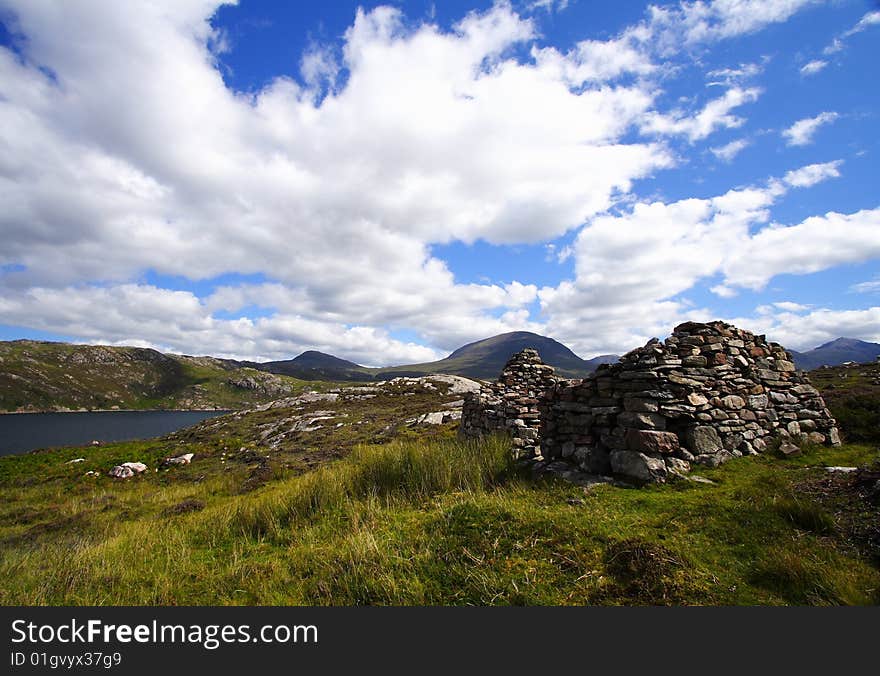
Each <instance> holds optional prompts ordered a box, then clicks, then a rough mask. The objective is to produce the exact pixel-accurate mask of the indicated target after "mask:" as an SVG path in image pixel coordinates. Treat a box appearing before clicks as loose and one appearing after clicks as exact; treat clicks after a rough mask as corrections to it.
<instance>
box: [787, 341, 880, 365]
mask: <svg viewBox="0 0 880 676" xmlns="http://www.w3.org/2000/svg"><path fill="white" fill-rule="evenodd" d="M791 355H792V357H793V358H794V363H795V365H797V367H798V368H799V369H804V370H805V371H809V370H811V369H815V368H819V367H820V366H838V365H840V364H843V363H844V362H847V361H854V362H872V361H874V360H876V359H877V357H878V356H880V343H866V342H865V341H863V340H855V339H854V338H838V339H837V340H832V341H831V342H830V343H825V344H824V345H820V346H819V347H817V348H814V349H812V350H809V351H807V352H794V351H792V352H791Z"/></svg>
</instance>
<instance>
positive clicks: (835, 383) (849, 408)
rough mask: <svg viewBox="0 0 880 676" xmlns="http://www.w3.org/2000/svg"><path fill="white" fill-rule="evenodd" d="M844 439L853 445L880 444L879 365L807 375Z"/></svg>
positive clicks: (832, 369) (827, 370) (837, 367)
mask: <svg viewBox="0 0 880 676" xmlns="http://www.w3.org/2000/svg"><path fill="white" fill-rule="evenodd" d="M810 381H811V382H812V383H813V385H815V386H816V388H817V389H819V391H821V393H822V397H823V399H824V400H825V403H826V405H827V406H828V408H829V409H830V410H831V412H832V413H833V414H834V417H835V418H836V419H837V422H838V424H839V425H840V427H841V429H842V430H844V436H845V437H846V439H847V440H848V441H852V442H855V443H875V444H876V443H880V363H877V362H874V363H870V364H856V365H854V366H835V367H833V368H821V369H816V370H814V371H810Z"/></svg>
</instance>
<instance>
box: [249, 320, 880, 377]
mask: <svg viewBox="0 0 880 676" xmlns="http://www.w3.org/2000/svg"><path fill="white" fill-rule="evenodd" d="M526 347H533V348H535V349H537V350H538V352H539V353H540V355H541V359H543V360H544V362H545V363H547V364H550V365H551V366H553V367H554V368H555V369H556V372H557V373H559V374H560V375H562V376H565V377H567V378H583V377H585V376H587V375H589V374H590V373H592V372H593V371H595V370H596V368H597V367H598V366H599V364H607V363H613V362H615V361H617V359H618V355H615V354H607V355H601V356H598V357H595V358H593V359H581V358H580V357H578V356H577V355H576V354H575V353H574V352H572V351H571V350H570V349H569V348H567V347H566V346H565V345H563V344H562V343H560V342H558V341H556V340H553V339H552V338H548V337H546V336H541V335H539V334H537V333H530V332H528V331H513V332H511V333H502V334H500V335H497V336H492V337H491V338H486V339H484V340H478V341H476V342H474V343H468V344H467V345H463V346H462V347H460V348H458V349H457V350H455V351H454V352H452V354H450V355H449V356H448V357H446V358H445V359H440V360H438V361H434V362H427V363H424V364H404V365H401V366H390V367H380V368H369V367H366V366H361V365H359V364H355V363H354V362H351V361H347V360H345V359H340V358H339V357H334V356H333V355H329V354H324V353H323V352H317V351H315V350H309V351H308V352H303V353H302V354H301V355H299V356H298V357H295V358H293V359H288V360H284V361H273V362H265V363H261V364H260V363H253V362H242V363H241V364H242V365H245V366H250V367H251V368H255V369H259V370H261V371H267V372H269V373H276V374H281V375H287V376H293V377H295V378H299V379H301V380H335V381H368V380H386V379H388V378H394V377H395V376H422V375H425V374H427V373H449V374H453V375H460V376H468V377H470V378H480V379H484V380H492V379H494V378H497V377H498V374H499V373H500V372H501V369H502V368H503V367H504V364H505V362H507V360H508V359H509V358H510V357H511V356H512V355H514V354H516V353H517V352H519V351H520V350H522V349H523V348H526ZM790 352H791V355H792V358H793V359H794V362H795V364H796V365H797V367H798V368H799V369H803V370H806V371H809V370H811V369H815V368H818V367H820V366H837V365H840V364H843V363H844V362H848V361H853V362H871V361H874V360H875V359H877V358H878V357H880V343H868V342H865V341H863V340H855V339H853V338H838V339H836V340H832V341H831V342H829V343H825V344H824V345H820V346H819V347H817V348H814V349H812V350H808V351H806V352H795V351H794V350H790Z"/></svg>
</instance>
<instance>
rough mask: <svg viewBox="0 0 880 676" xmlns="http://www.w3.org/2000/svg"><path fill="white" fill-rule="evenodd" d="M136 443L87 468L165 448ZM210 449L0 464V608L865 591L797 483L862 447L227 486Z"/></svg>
mask: <svg viewBox="0 0 880 676" xmlns="http://www.w3.org/2000/svg"><path fill="white" fill-rule="evenodd" d="M139 443H140V445H112V446H108V447H102V448H99V449H95V451H94V453H95V454H96V456H95V457H94V458H90V460H89V462H90V463H94V464H95V466H98V465H105V464H106V463H107V462H108V461H110V460H111V459H113V458H116V457H119V458H122V457H126V458H128V457H130V456H131V455H132V453H134V452H139V453H140V454H141V456H142V457H145V458H150V459H155V458H158V457H159V456H161V455H162V453H164V452H165V449H164V448H162V445H161V443H160V442H149V443H147V442H139ZM212 443H213V444H214V445H213V446H212V445H211V444H212ZM234 445H235V444H232V443H230V444H226V446H227V447H228V449H232V447H233V446H234ZM223 448H224V446H223V444H222V441H221V440H220V439H216V440H214V441H213V442H211V443H207V442H205V443H204V444H203V448H202V452H203V453H204V454H205V456H204V460H197V461H196V462H195V463H194V464H193V465H191V466H189V467H185V468H180V469H173V470H169V471H167V472H158V473H153V472H151V473H150V474H149V475H147V476H142V477H138V478H136V479H133V480H129V481H123V482H119V481H113V480H111V479H109V478H106V477H104V476H102V477H98V478H86V477H84V476H83V474H84V471H85V469H84V467H83V463H80V464H79V465H64V464H63V460H65V459H67V456H68V455H69V456H70V457H73V456H74V455H75V454H76V452H77V449H66V450H64V451H58V452H56V453H54V454H53V453H50V454H38V455H34V456H19V457H16V458H4V459H2V461H0V487H2V489H3V491H4V496H5V497H6V500H5V501H4V504H3V506H2V512H0V524H2V526H0V540H2V543H3V544H2V547H0V580H2V582H0V602H2V603H3V604H97V605H101V604H136V605H137V604H147V605H151V604H282V605H283V604H346V605H347V604H479V605H486V604H552V605H558V604H773V605H776V604H820V605H833V604H876V603H877V602H878V600H880V595H878V590H880V570H878V567H877V562H876V561H875V560H871V559H870V558H868V555H867V554H866V553H864V552H863V551H862V550H861V549H860V548H859V547H858V546H857V545H856V544H855V543H854V542H852V541H851V539H850V538H849V537H848V534H847V532H846V529H845V527H844V524H842V523H840V522H839V519H838V516H837V515H836V514H835V513H834V512H833V511H832V510H830V509H828V508H826V507H823V505H822V503H821V502H820V501H817V500H811V499H808V498H807V497H806V496H805V495H804V494H803V493H802V492H801V491H800V490H799V486H800V485H802V484H803V482H805V481H809V480H811V479H813V478H816V477H821V476H824V475H825V473H824V471H823V470H822V469H820V466H821V465H823V464H828V465H838V464H865V463H869V462H871V461H874V460H875V459H876V458H877V455H878V454H877V450H876V449H873V448H870V447H867V446H845V447H841V448H838V449H827V448H808V449H806V452H805V454H804V455H803V456H801V457H798V458H791V459H780V458H776V457H773V456H772V455H771V454H767V455H765V456H762V457H757V458H741V459H735V460H732V461H730V462H729V463H727V464H725V465H723V466H721V467H719V468H717V469H713V470H706V471H705V472H702V473H703V474H704V475H705V476H707V477H709V478H711V479H712V480H713V481H714V482H716V483H715V484H714V485H705V484H696V483H691V482H681V483H676V484H670V485H666V486H659V487H649V488H645V489H638V490H636V489H625V488H617V487H614V486H610V485H602V486H598V487H594V488H593V489H592V490H590V491H585V490H584V489H582V488H578V487H575V486H572V485H569V484H565V483H561V482H557V481H550V480H541V481H534V480H532V479H530V478H528V477H526V476H523V475H521V474H520V473H519V472H518V471H517V470H516V469H515V468H514V467H513V466H512V465H511V462H510V459H509V452H508V446H507V443H506V441H505V440H504V439H489V440H486V441H484V442H481V443H463V442H459V441H456V440H453V439H448V438H438V439H433V440H429V441H425V440H412V439H401V440H398V441H396V442H392V443H390V444H386V445H383V446H369V445H363V446H360V447H358V448H357V449H356V450H355V451H354V452H353V453H352V454H351V455H350V456H348V457H347V458H345V459H342V460H340V461H337V462H334V463H331V464H329V465H326V466H323V467H321V468H319V469H317V470H315V471H311V472H307V473H296V472H293V471H291V472H285V471H283V470H276V471H275V472H274V474H273V478H272V480H271V481H269V482H268V483H267V484H266V485H264V486H263V487H261V488H258V489H257V490H255V491H252V492H249V493H246V494H242V493H241V492H240V491H239V487H240V483H241V480H242V478H243V477H245V476H246V475H247V472H248V471H249V470H248V466H247V463H245V462H243V461H239V460H236V459H235V457H236V456H235V452H233V451H224V450H223ZM151 454H152V455H151ZM44 456H46V457H44ZM221 461H222V462H221ZM19 465H21V467H19ZM151 466H152V465H151Z"/></svg>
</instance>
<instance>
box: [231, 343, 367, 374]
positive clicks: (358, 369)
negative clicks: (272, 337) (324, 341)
mask: <svg viewBox="0 0 880 676" xmlns="http://www.w3.org/2000/svg"><path fill="white" fill-rule="evenodd" d="M248 365H249V366H253V367H254V368H257V369H259V370H261V371H268V372H269V373H276V374H279V375H285V376H293V377H294V378H299V379H301V380H337V381H350V380H372V379H373V374H372V371H373V369H368V368H366V367H365V366H360V365H359V364H355V363H354V362H353V361H348V360H346V359H340V358H339V357H334V356H333V355H332V354H325V353H323V352H318V351H317V350H308V351H306V352H303V353H302V354H301V355H299V356H298V357H294V358H293V359H286V360H283V361H269V362H265V363H262V364H251V363H249V364H248Z"/></svg>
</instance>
